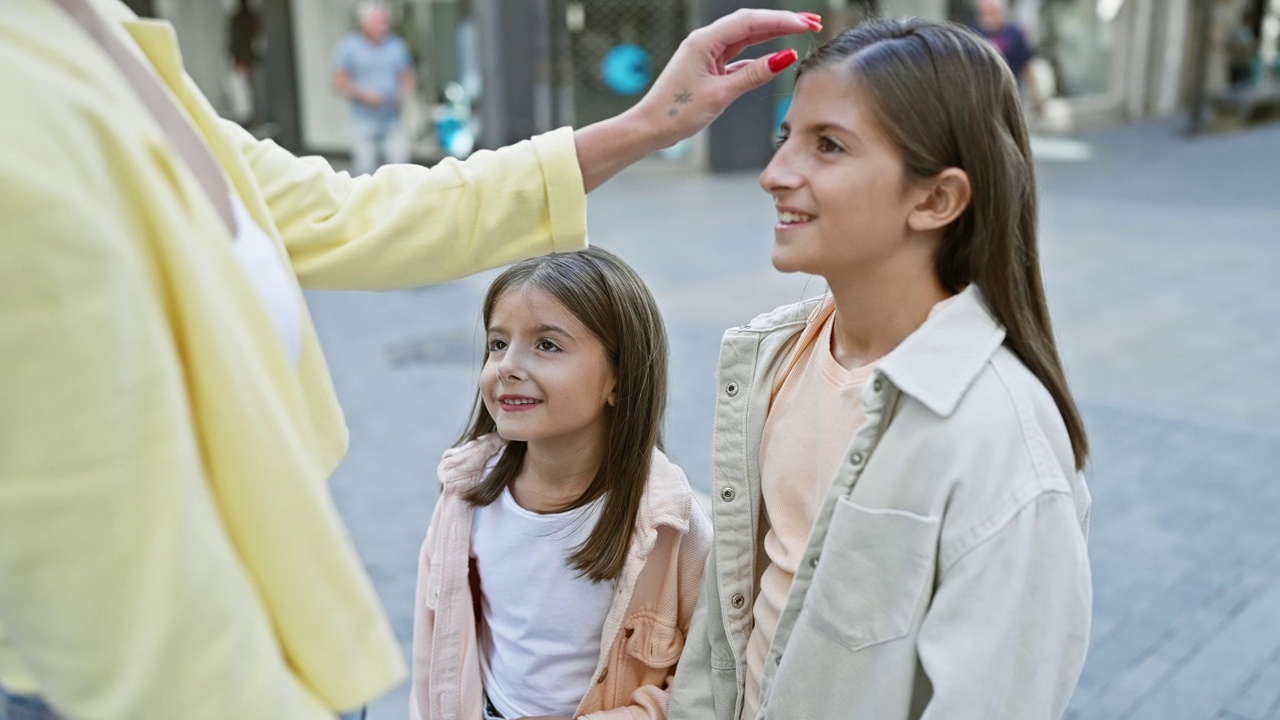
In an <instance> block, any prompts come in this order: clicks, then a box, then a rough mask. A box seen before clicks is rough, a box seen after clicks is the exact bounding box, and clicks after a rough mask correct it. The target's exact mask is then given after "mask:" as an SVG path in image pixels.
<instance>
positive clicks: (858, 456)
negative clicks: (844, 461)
mask: <svg viewBox="0 0 1280 720" xmlns="http://www.w3.org/2000/svg"><path fill="white" fill-rule="evenodd" d="M849 462H851V463H853V464H854V465H861V464H862V453H860V452H856V453H854V454H852V455H850V456H849Z"/></svg>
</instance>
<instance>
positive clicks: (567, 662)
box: [471, 489, 614, 718]
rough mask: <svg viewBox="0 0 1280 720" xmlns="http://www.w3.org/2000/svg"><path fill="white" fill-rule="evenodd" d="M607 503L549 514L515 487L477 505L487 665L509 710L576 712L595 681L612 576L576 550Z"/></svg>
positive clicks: (475, 554) (494, 698) (474, 534)
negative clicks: (580, 566) (578, 557)
mask: <svg viewBox="0 0 1280 720" xmlns="http://www.w3.org/2000/svg"><path fill="white" fill-rule="evenodd" d="M603 504H604V498H603V497H601V498H599V499H597V500H595V501H594V502H592V503H591V504H589V505H586V506H584V507H581V508H578V509H576V510H570V511H568V512H563V513H556V514H551V515H543V514H540V513H535V512H532V511H530V510H526V509H525V508H523V507H520V505H519V504H518V503H516V501H515V498H514V497H512V496H511V491H510V489H507V490H504V491H503V492H502V496H501V497H499V498H498V499H497V500H495V501H493V502H492V503H490V504H489V505H486V506H483V507H477V508H476V510H475V515H474V517H473V520H472V524H471V557H472V558H473V559H474V561H475V563H476V567H477V571H478V573H479V575H480V592H481V610H482V612H483V616H484V623H483V627H482V628H481V629H480V657H481V671H482V674H483V677H484V687H485V692H486V693H487V694H488V696H489V701H490V702H492V703H493V706H494V708H495V709H497V710H498V712H500V713H502V714H503V716H505V717H508V718H520V717H525V716H528V715H556V716H562V717H569V716H572V715H573V713H574V711H575V710H577V708H578V704H579V703H580V702H582V698H583V697H585V696H586V694H587V690H588V689H589V688H590V687H591V680H592V675H593V674H594V673H595V669H596V664H597V663H598V661H599V659H600V633H601V632H602V631H603V628H604V620H605V615H607V614H608V612H609V605H610V603H611V601H612V599H613V590H614V583H613V581H604V582H599V583H593V582H591V581H590V580H588V579H586V578H584V577H581V576H580V575H579V574H578V571H577V570H575V569H574V568H573V567H571V566H570V565H569V563H568V557H569V555H570V553H571V552H572V551H573V549H574V548H575V547H577V546H578V545H579V544H580V543H581V542H582V541H583V540H585V539H586V538H587V536H588V535H590V534H591V530H592V529H593V528H594V527H595V523H596V520H597V519H598V518H599V517H600V510H601V507H602V506H603Z"/></svg>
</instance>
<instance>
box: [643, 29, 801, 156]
mask: <svg viewBox="0 0 1280 720" xmlns="http://www.w3.org/2000/svg"><path fill="white" fill-rule="evenodd" d="M820 29H822V20H821V18H819V17H818V16H817V15H814V14H812V13H793V12H786V11H782V10H738V11H737V12H734V13H732V14H730V15H726V16H724V17H722V18H720V19H719V20H716V21H715V22H713V23H711V24H710V25H707V26H706V27H703V28H699V29H697V30H694V31H693V32H692V33H690V34H689V37H687V38H685V40H684V42H682V43H680V47H679V48H677V49H676V52H675V55H673V56H672V57H671V61H670V62H669V63H667V66H666V67H665V68H663V70H662V74H660V75H659V76H658V79H657V80H656V81H654V83H653V87H651V88H650V89H649V92H647V93H645V96H644V98H643V99H641V100H640V102H639V103H638V104H637V105H636V107H635V111H636V112H637V113H639V114H641V115H643V116H644V118H645V120H646V121H647V122H648V123H650V124H651V125H653V126H654V127H655V128H657V129H660V130H662V131H663V132H664V133H665V137H664V138H663V143H664V147H665V146H667V145H672V144H675V143H676V142H678V141H680V140H683V139H684V138H687V137H689V136H691V135H693V134H695V133H697V132H698V131H700V130H702V129H703V128H705V127H706V126H707V125H710V124H711V121H712V120H715V119H716V118H717V117H719V116H720V114H721V113H722V112H724V110H725V108H727V107H729V105H730V104H732V103H733V101H734V100H737V99H738V98H739V97H741V96H742V95H744V94H746V93H747V92H748V91H750V90H753V89H755V88H758V87H760V86H762V85H764V84H765V83H768V82H769V81H770V80H772V79H773V78H774V76H776V75H777V74H778V73H779V72H781V71H782V70H784V69H786V68H787V67H789V66H790V65H791V64H792V63H793V62H795V60H796V53H795V51H793V50H784V51H782V52H780V53H776V54H774V55H772V56H770V57H762V58H754V59H751V60H741V61H738V62H734V61H733V59H734V58H735V57H737V56H738V54H739V53H741V52H742V51H743V50H745V49H746V48H748V47H750V46H752V45H757V44H759V43H763V42H768V41H770V40H775V39H777V38H780V37H783V36H786V35H791V34H794V33H803V32H810V31H815V30H820Z"/></svg>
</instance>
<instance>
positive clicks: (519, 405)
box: [498, 395, 542, 412]
mask: <svg viewBox="0 0 1280 720" xmlns="http://www.w3.org/2000/svg"><path fill="white" fill-rule="evenodd" d="M541 404H542V401H541V400H536V399H534V398H528V397H519V396H516V395H503V396H502V397H500V398H498V407H500V408H502V411H503V412H526V411H529V410H532V409H534V408H536V407H538V406H539V405H541Z"/></svg>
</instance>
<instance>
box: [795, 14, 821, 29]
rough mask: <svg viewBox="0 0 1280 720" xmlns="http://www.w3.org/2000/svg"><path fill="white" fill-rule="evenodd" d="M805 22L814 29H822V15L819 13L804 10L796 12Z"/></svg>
mask: <svg viewBox="0 0 1280 720" xmlns="http://www.w3.org/2000/svg"><path fill="white" fill-rule="evenodd" d="M796 14H797V15H799V16H800V18H801V19H802V20H804V21H805V23H806V24H807V25H808V26H809V27H811V28H813V29H814V30H821V29H822V16H821V15H819V14H817V13H811V12H802V13H796Z"/></svg>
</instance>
